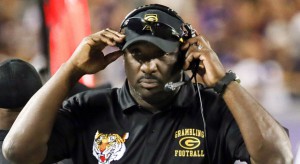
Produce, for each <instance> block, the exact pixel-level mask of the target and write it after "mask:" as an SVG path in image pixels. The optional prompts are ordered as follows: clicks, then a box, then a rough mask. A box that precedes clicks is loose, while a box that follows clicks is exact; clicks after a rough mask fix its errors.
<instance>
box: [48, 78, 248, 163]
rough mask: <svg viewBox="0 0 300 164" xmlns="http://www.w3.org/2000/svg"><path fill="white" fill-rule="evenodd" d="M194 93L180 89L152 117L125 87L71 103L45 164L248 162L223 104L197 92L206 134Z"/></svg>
mask: <svg viewBox="0 0 300 164" xmlns="http://www.w3.org/2000/svg"><path fill="white" fill-rule="evenodd" d="M194 87H195V86H194V85H193V84H192V83H189V84H187V85H184V86H183V87H182V88H181V89H180V91H179V92H178V96H177V98H176V100H175V101H174V103H173V104H172V106H169V107H168V108H167V109H165V110H163V111H162V112H158V113H155V114H153V113H151V112H148V111H146V110H144V109H142V108H141V107H140V106H139V105H138V104H137V103H136V102H135V101H134V100H133V98H132V97H131V95H130V93H129V88H128V85H127V83H125V85H124V86H123V87H122V88H119V89H116V88H114V89H100V90H91V91H86V92H83V93H80V94H77V95H75V96H73V97H71V98H69V99H68V100H67V101H65V102H64V104H63V107H62V108H61V109H60V110H59V113H58V116H57V120H56V122H55V125H54V128H53V131H52V136H51V139H50V141H49V144H48V145H49V146H48V154H47V158H46V161H45V163H51V162H54V161H59V160H61V159H63V158H72V159H73V161H74V163H79V164H88V163H99V164H102V163H103V164H104V163H111V164H117V163H118V164H120V163H121V164H160V163H161V164H178V163H182V164H186V163H188V164H194V163H195V164H196V163H197V164H204V163H205V164H206V163H211V164H224V163H234V161H235V160H242V161H244V160H246V161H248V162H249V154H248V152H247V150H246V148H245V144H244V142H243V139H242V136H241V134H240V131H239V129H238V127H237V124H236V122H235V121H234V119H233V117H232V115H231V113H230V112H229V110H228V109H227V107H226V104H225V103H224V101H223V99H222V98H221V97H219V96H218V95H217V94H215V93H214V92H212V91H210V90H207V89H203V88H201V99H202V105H203V109H204V117H205V118H204V120H205V124H206V128H204V121H203V119H202V114H201V110H200V100H199V97H198V94H197V93H196V90H195V88H194ZM205 129H206V131H205ZM249 163H250V162H249Z"/></svg>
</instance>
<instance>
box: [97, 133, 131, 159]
mask: <svg viewBox="0 0 300 164" xmlns="http://www.w3.org/2000/svg"><path fill="white" fill-rule="evenodd" d="M128 137H129V133H125V134H124V135H123V136H122V137H120V136H119V135H118V134H104V133H100V132H99V131H97V132H96V134H95V139H94V144H93V155H94V156H95V157H96V158H97V160H98V164H110V162H112V161H117V160H119V159H121V158H122V156H123V155H124V153H125V151H126V147H125V141H126V140H127V139H128Z"/></svg>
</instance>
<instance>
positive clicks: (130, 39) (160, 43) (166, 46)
mask: <svg viewBox="0 0 300 164" xmlns="http://www.w3.org/2000/svg"><path fill="white" fill-rule="evenodd" d="M127 30H128V29H127ZM129 31H130V32H129ZM128 32H129V33H130V34H129V35H126V43H125V44H124V46H123V48H122V50H124V49H126V48H127V47H128V46H130V45H131V44H133V43H136V42H139V41H146V42H150V43H152V44H154V45H155V46H157V47H159V48H160V49H161V50H163V51H164V52H174V51H175V50H176V49H177V48H178V47H179V41H171V40H166V39H162V38H159V37H156V36H152V35H138V34H136V33H135V32H133V31H131V30H128V31H127V34H128Z"/></svg>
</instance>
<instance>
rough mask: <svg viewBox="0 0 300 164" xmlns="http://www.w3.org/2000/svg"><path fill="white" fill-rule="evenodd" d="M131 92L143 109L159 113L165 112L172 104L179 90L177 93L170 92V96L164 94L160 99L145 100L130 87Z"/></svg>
mask: <svg viewBox="0 0 300 164" xmlns="http://www.w3.org/2000/svg"><path fill="white" fill-rule="evenodd" d="M129 88H130V89H129V90H130V93H131V95H132V96H133V98H134V100H135V101H136V102H137V103H138V104H139V105H140V106H141V107H142V108H143V109H146V110H148V111H150V112H152V113H157V112H159V111H163V110H165V109H166V107H167V106H168V105H169V104H171V103H172V102H173V100H174V98H175V97H176V93H177V92H178V91H179V88H178V89H176V91H173V92H170V93H169V94H164V95H161V96H159V98H158V99H149V100H147V99H145V98H142V97H141V96H140V95H139V93H137V92H136V91H135V90H134V88H132V87H131V86H130V85H129Z"/></svg>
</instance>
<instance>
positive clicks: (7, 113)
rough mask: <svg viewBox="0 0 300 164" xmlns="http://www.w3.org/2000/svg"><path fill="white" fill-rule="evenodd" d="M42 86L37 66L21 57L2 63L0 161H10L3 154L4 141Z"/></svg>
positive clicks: (0, 73) (0, 69)
mask: <svg viewBox="0 0 300 164" xmlns="http://www.w3.org/2000/svg"><path fill="white" fill-rule="evenodd" d="M41 86H42V81H41V79H40V77H39V74H38V73H37V71H36V70H35V68H34V67H33V66H32V65H30V64H29V63H27V62H25V61H23V60H20V59H7V60H5V61H4V62H2V63H0V146H1V147H0V149H1V153H0V163H1V164H6V163H9V162H8V161H7V160H6V159H5V158H4V157H3V154H2V142H3V140H4V138H5V136H6V135H7V133H8V131H9V129H10V127H11V126H12V124H13V122H14V121H15V119H16V118H17V116H18V114H19V112H20V111H21V109H22V108H23V106H25V104H26V103H27V101H28V100H29V99H30V97H31V96H32V95H33V94H34V93H35V92H36V91H37V90H38V89H39V88H40V87H41Z"/></svg>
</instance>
